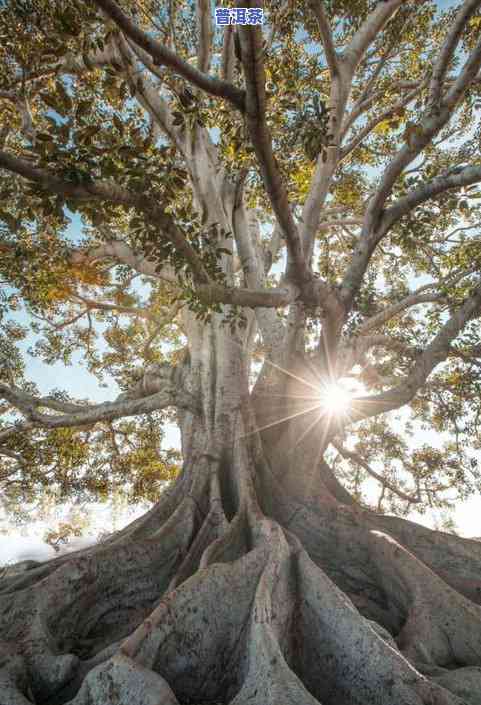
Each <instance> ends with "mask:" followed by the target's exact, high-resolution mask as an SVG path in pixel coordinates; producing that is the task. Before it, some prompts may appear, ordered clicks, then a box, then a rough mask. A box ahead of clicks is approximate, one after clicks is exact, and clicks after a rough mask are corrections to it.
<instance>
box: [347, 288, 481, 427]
mask: <svg viewBox="0 0 481 705" xmlns="http://www.w3.org/2000/svg"><path fill="white" fill-rule="evenodd" d="M480 313H481V283H479V284H478V285H477V287H476V288H475V289H474V291H473V293H472V295H471V296H470V297H469V298H468V299H466V301H465V302H464V304H463V305H462V306H460V307H459V309H458V310H457V311H456V312H455V313H454V314H453V315H452V316H451V318H450V319H449V320H448V321H447V323H445V324H444V326H443V327H442V328H441V330H440V331H439V333H438V334H437V335H436V336H435V338H434V339H433V340H432V342H431V343H430V344H429V345H428V346H427V348H426V349H425V350H424V352H423V353H422V354H421V355H420V356H419V357H418V359H417V361H416V363H415V364H414V366H413V368H412V370H411V372H410V373H409V375H407V377H405V378H404V379H403V380H402V382H401V384H399V385H397V386H396V387H393V388H392V389H390V390H388V391H387V392H383V393H382V394H378V395H376V396H372V397H358V398H356V399H354V400H353V403H352V411H351V414H350V420H351V421H359V420H361V419H366V418H369V417H371V416H377V415H378V414H381V413H385V412H387V411H392V410H393V409H399V408H400V407H401V406H404V405H405V404H408V403H409V402H410V401H411V400H412V399H413V398H414V396H415V395H416V393H417V391H418V390H419V389H420V388H421V387H422V386H423V385H424V384H425V382H426V380H427V378H428V377H429V375H430V374H431V372H432V371H433V370H434V368H435V367H436V366H437V365H439V363H440V362H443V361H444V360H446V358H447V357H448V356H449V354H450V351H451V347H450V346H451V343H452V342H453V341H454V340H455V338H456V337H457V336H458V335H459V333H460V332H461V331H462V330H463V328H464V326H465V325H466V324H467V323H468V321H470V320H471V319H472V318H475V317H477V316H479V315H480Z"/></svg>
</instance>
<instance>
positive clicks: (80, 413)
mask: <svg viewBox="0 0 481 705" xmlns="http://www.w3.org/2000/svg"><path fill="white" fill-rule="evenodd" d="M0 397H2V398H3V399H6V400H7V401H8V402H9V403H10V404H12V406H14V407H15V408H17V409H18V410H19V411H21V412H22V413H23V414H24V415H25V416H26V417H27V422H28V424H29V426H28V428H33V427H35V428H67V427H72V426H90V425H92V424H95V423H97V422H98V421H113V420H114V419H118V418H124V417H126V416H137V415H139V414H147V413H150V412H152V411H157V410H158V409H163V408H165V407H168V406H177V407H179V408H184V409H189V410H190V411H194V412H195V413H196V412H197V411H198V408H197V403H196V401H195V399H194V398H193V397H192V395H191V394H189V393H188V392H186V391H185V390H183V389H179V387H178V386H177V385H174V384H173V383H171V384H170V385H167V386H166V388H165V389H162V390H161V391H158V392H156V393H155V394H150V395H149V396H145V397H143V398H140V399H122V400H120V401H114V402H104V403H102V404H95V405H91V406H90V405H86V406H83V405H74V404H66V403H64V402H59V401H56V400H52V399H51V398H49V397H45V398H43V399H41V398H36V397H33V396H31V395H30V394H26V393H25V392H22V391H21V390H19V389H16V388H11V387H7V386H6V385H4V384H0ZM42 407H46V408H49V409H55V410H57V411H61V412H63V413H62V414H61V415H56V414H43V413H40V412H39V411H38V409H39V408H42ZM24 429H25V427H24V426H23V425H22V424H19V425H18V426H16V427H13V428H11V429H4V431H6V430H8V431H10V435H12V432H14V433H15V432H19V431H20V430H24ZM2 435H4V437H5V434H4V432H3V433H2V432H0V441H1V440H3V438H2ZM7 437H8V435H7Z"/></svg>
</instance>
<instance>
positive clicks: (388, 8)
mask: <svg viewBox="0 0 481 705" xmlns="http://www.w3.org/2000/svg"><path fill="white" fill-rule="evenodd" d="M403 2H404V0H383V2H379V3H378V4H377V6H376V8H375V9H374V10H373V11H372V12H371V14H370V15H369V16H368V17H367V19H366V20H365V22H364V23H363V24H362V26H361V27H360V28H359V29H358V31H357V32H356V34H355V35H354V37H353V38H352V39H351V42H350V44H349V46H348V47H347V48H346V50H345V51H344V53H343V55H342V58H343V61H344V62H345V63H346V64H347V65H348V66H349V69H350V72H351V75H352V74H353V73H354V71H355V70H356V68H357V66H358V65H359V63H360V61H361V60H362V58H363V56H364V54H365V52H366V51H367V49H368V47H369V46H370V45H371V44H372V42H373V41H374V39H375V38H376V37H377V35H378V34H379V33H380V32H381V31H382V29H383V28H384V26H385V25H386V24H387V22H389V20H390V19H391V17H392V16H393V15H394V14H395V13H396V11H397V10H398V9H399V7H401V5H402V4H403Z"/></svg>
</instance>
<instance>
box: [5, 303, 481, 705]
mask: <svg viewBox="0 0 481 705" xmlns="http://www.w3.org/2000/svg"><path fill="white" fill-rule="evenodd" d="M185 326H186V330H187V331H188V341H189V349H190V357H189V358H186V361H185V364H184V366H183V368H182V371H181V372H180V371H177V377H176V379H177V382H178V384H182V385H184V387H185V388H186V390H188V392H189V394H191V395H192V396H193V397H195V398H198V399H199V400H200V401H201V408H200V409H199V410H197V411H195V410H192V409H189V408H183V409H181V410H180V411H179V423H180V426H181V429H182V450H183V455H184V468H183V471H182V473H181V475H180V476H179V478H178V479H177V480H176V481H175V482H174V484H173V485H172V486H171V487H170V488H169V489H168V490H166V492H165V493H164V494H163V495H162V496H161V498H160V500H159V502H158V504H157V505H156V506H154V507H153V509H152V510H151V511H150V512H148V513H147V514H146V515H145V516H143V517H141V518H140V519H137V520H136V521H135V522H133V523H132V524H130V525H129V526H127V527H126V528H125V529H123V530H122V531H119V532H117V533H116V534H113V535H112V536H111V537H110V538H109V539H108V540H107V541H105V542H104V543H102V544H99V545H96V546H91V547H88V548H86V549H83V550H80V551H77V552H76V553H73V554H67V555H64V556H60V557H58V558H55V559H53V560H51V561H47V562H45V563H41V564H35V563H32V564H28V565H25V564H24V565H23V566H19V568H22V570H10V571H9V572H8V574H6V575H4V577H3V579H2V581H1V582H0V624H1V634H2V645H1V650H2V658H1V661H0V683H1V690H0V703H1V705H26V704H27V703H31V702H35V703H37V704H41V703H45V705H46V704H47V703H48V705H60V704H66V703H69V704H70V705H114V704H116V705H119V704H122V703H125V704H126V705H127V703H128V704H129V705H146V704H147V705H161V704H162V705H175V704H177V703H179V704H182V703H185V704H186V703H192V702H197V703H231V704H233V705H244V704H245V705H247V704H249V705H265V703H272V705H274V704H275V705H279V704H282V705H291V704H292V705H294V703H296V705H299V703H301V704H302V705H315V704H316V703H322V704H323V705H329V704H332V705H334V703H335V704H336V705H340V704H341V703H342V705H351V704H352V705H354V704H359V705H371V704H374V703H376V704H379V705H421V704H427V703H432V704H434V705H460V704H461V703H471V704H473V705H474V704H476V703H479V691H480V690H481V676H480V674H481V668H480V664H481V637H480V633H481V632H480V629H479V625H480V620H481V607H480V603H481V544H479V542H476V541H470V540H466V539H459V538H456V537H453V536H449V535H446V534H442V533H437V532H433V531H430V530H428V529H424V528H422V527H419V526H416V525H414V524H411V523H409V522H407V521H403V520H399V519H395V518H393V517H385V516H378V515H375V514H372V513H369V512H361V511H360V510H359V509H358V508H357V507H356V505H355V504H354V503H353V500H352V499H351V498H350V496H349V495H348V493H347V492H346V491H345V490H343V488H342V487H341V486H340V485H339V483H338V482H337V480H336V479H335V477H334V475H333V474H332V472H331V471H330V469H329V468H328V467H327V466H326V464H325V463H324V462H323V461H322V450H323V445H322V444H320V443H319V434H320V433H322V432H323V431H324V432H325V434H326V437H328V435H329V432H330V431H329V429H326V428H322V424H321V426H320V425H319V424H318V425H317V427H316V429H315V431H314V432H313V431H311V432H310V433H305V434H304V438H303V439H302V440H301V441H300V442H299V438H300V435H301V432H302V429H304V430H305V429H306V428H308V426H309V422H310V421H312V418H310V417H309V415H307V418H305V417H304V415H301V416H300V417H296V419H294V420H293V421H290V422H286V423H284V424H283V425H282V426H281V429H280V431H279V429H277V430H276V431H275V432H272V431H268V430H266V431H265V432H262V433H260V434H258V433H253V430H254V429H255V426H256V424H257V423H258V419H256V418H255V413H256V412H255V404H253V402H252V400H251V399H250V398H249V392H248V383H247V369H246V359H247V358H246V356H245V352H244V351H245V347H244V345H245V342H246V341H245V340H244V339H243V335H244V334H241V333H239V334H238V335H237V336H233V335H231V334H230V333H229V329H228V328H226V327H225V326H222V321H221V316H219V315H217V316H215V317H214V319H213V322H212V323H211V324H209V325H202V324H200V323H198V322H196V321H195V319H193V318H191V317H190V314H187V315H186V317H185ZM245 335H247V333H246V334H245ZM291 369H292V370H293V372H295V370H296V367H295V365H294V363H292V366H291ZM149 374H150V375H152V370H151V371H150V372H149ZM289 380H290V381H289V384H287V385H286V383H285V381H284V386H283V387H282V385H281V386H278V389H282V388H283V389H284V391H285V392H289V394H291V393H292V392H293V390H295V388H296V385H299V384H300V383H299V382H295V381H294V380H295V378H294V377H289ZM151 384H153V388H154V392H155V383H154V382H152V380H151ZM147 391H149V390H147ZM137 393H139V390H137ZM133 395H135V391H134V392H133ZM289 398H290V397H289ZM272 399H273V397H271V401H272ZM286 399H287V397H286ZM255 403H256V404H257V413H258V414H259V415H262V413H263V408H262V404H259V397H258V398H257V401H256V402H255ZM284 406H285V407H286V409H287V410H289V405H288V404H287V403H286V400H284ZM291 410H292V407H291ZM264 411H265V407H264ZM311 417H312V415H311ZM299 419H301V420H299ZM295 439H297V441H296V440H295ZM296 443H297V446H296ZM292 444H294V446H296V447H295V449H293V445H292Z"/></svg>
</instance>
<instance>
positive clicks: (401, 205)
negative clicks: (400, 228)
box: [382, 166, 481, 228]
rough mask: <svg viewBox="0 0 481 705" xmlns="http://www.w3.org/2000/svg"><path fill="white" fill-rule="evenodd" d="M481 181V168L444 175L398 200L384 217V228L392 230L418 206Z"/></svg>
mask: <svg viewBox="0 0 481 705" xmlns="http://www.w3.org/2000/svg"><path fill="white" fill-rule="evenodd" d="M480 181H481V166H468V167H464V168H463V169H461V170H460V171H459V172H457V173H451V174H450V173H448V174H443V175H442V176H437V177H436V178H435V179H433V180H432V181H429V182H428V183H425V184H423V185H422V186H420V187H419V188H417V189H414V190H413V191H411V192H410V193H408V194H407V195H406V196H404V197H403V198H400V199H398V200H397V201H396V202H395V203H394V204H393V205H392V206H391V207H390V208H388V209H387V210H386V211H385V213H384V215H383V219H382V222H383V227H387V228H391V227H392V225H393V224H394V223H395V222H396V221H398V220H399V219H400V218H402V217H403V215H406V214H407V213H409V212H410V211H412V210H414V208H416V206H418V205H420V204H421V203H423V202H424V201H427V200H428V199H430V198H434V197H435V196H439V194H441V193H444V192H445V191H448V190H449V189H453V188H462V187H463V186H469V185H470V184H476V183H478V182H480Z"/></svg>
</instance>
